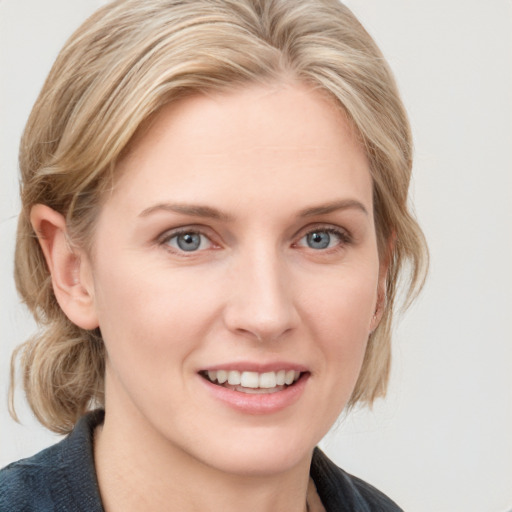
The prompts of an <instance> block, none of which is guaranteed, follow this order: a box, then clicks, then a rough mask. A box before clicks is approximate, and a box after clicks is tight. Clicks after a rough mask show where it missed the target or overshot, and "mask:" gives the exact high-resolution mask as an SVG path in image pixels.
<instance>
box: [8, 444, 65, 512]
mask: <svg viewBox="0 0 512 512" xmlns="http://www.w3.org/2000/svg"><path fill="white" fill-rule="evenodd" d="M59 448H60V443H59V444H56V445H54V446H51V447H50V448H47V449H46V450H43V451H41V452H39V453H38V454H37V455H34V456H33V457H30V458H28V459H22V460H19V461H17V462H13V463H12V464H9V465H8V466H6V467H5V468H4V469H2V470H1V471H0V510H2V512H3V511H6V512H9V511H11V510H12V511H15V510H16V511H18V510H20V511H25V510H26V511H28V510H35V506H36V505H37V506H38V507H39V510H53V507H52V506H51V503H52V493H51V488H52V481H53V480H54V479H56V478H58V476H57V475H58V472H59V470H58V468H59V465H60V461H59V459H60V449H59Z"/></svg>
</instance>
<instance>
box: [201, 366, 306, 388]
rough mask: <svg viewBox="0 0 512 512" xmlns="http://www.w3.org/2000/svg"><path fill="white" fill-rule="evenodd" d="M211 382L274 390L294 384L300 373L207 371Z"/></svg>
mask: <svg viewBox="0 0 512 512" xmlns="http://www.w3.org/2000/svg"><path fill="white" fill-rule="evenodd" d="M206 373H207V375H208V379H209V380H210V381H211V382H218V383H219V384H225V383H226V382H227V383H228V384H229V385H231V386H241V387H244V388H248V389H258V388H261V389H274V388H276V387H279V386H284V385H285V384H286V385H288V386H289V385H291V384H293V383H294V382H296V381H297V380H298V379H299V377H300V375H301V372H298V371H295V370H279V371H277V372H265V373H258V372H240V371H238V370H208V371H207V372H206Z"/></svg>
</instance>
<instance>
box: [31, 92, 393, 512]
mask: <svg viewBox="0 0 512 512" xmlns="http://www.w3.org/2000/svg"><path fill="white" fill-rule="evenodd" d="M117 172H118V176H119V178H118V180H117V182H116V183H115V185H114V187H113V189H112V191H111V192H110V193H109V194H108V196H107V197H106V198H105V202H104V205H103V207H102V210H101V212H100V214H99V219H98V224H97V228H96V232H95V234H94V243H93V248H92V251H91V252H90V253H86V252H85V251H81V250H80V249H74V250H72V249H70V246H69V244H66V234H65V229H66V227H65V222H64V220H63V218H62V217H61V216H60V215H59V214H57V213H56V212H53V211H52V210H50V209H49V208H47V207H45V206H42V205H37V206H36V207H34V209H33V211H32V222H33V225H34V227H35V229H36V231H37V232H38V233H39V234H40V237H41V244H42V247H43V249H44V251H45V254H46V257H47V260H48V263H49V266H50V269H51V271H52V278H53V282H54V289H55V293H56V295H57V298H58V300H59V303H60V304H61V307H62V308H63V310H64V311H65V313H66V314H67V315H68V317H69V318H70V319H71V320H72V321H73V322H75V323H76V324H77V325H80V326H82V327H85V328H93V327H96V326H99V327H100V328H101V332H102V335H103V338H104V342H105V345H106V348H107V351H108V360H107V374H106V420H105V424H104V426H103V428H102V429H101V430H98V432H97V433H96V434H97V435H96V442H95V456H96V465H97V472H98V480H99V484H100V489H101V492H102V498H103V500H104V502H105V508H106V510H108V511H110V512H112V511H114V512H115V511H117V510H125V511H126V510H128V511H129V510H140V509H143V508H144V507H146V508H147V507H149V508H150V509H151V510H170V509H172V510H174V509H175V510H183V511H187V510H199V509H202V510H223V511H230V510H240V507H242V506H244V507H247V503H251V510H269V511H270V510H273V511H278V510H283V511H284V510H286V511H290V510H297V511H298V510H303V509H304V503H305V494H306V488H307V483H308V472H309V464H310V460H311V454H312V450H313V448H314V446H315V445H316V444H317V443H318V442H319V441H320V439H321V438H322V437H323V436H324V434H325V433H326V432H327V430H328V429H329V428H330V427H331V425H332V424H333V422H334V421H335V420H336V418H337V417H338V415H339V414H340V413H341V411H342V409H343V407H344V406H345V404H346V402H347V401H348V399H349V397H350V394H351V392H352V390H353V388H354V385H355V382H356V380H357V377H358V374H359V371H360V368H361V364H362V360H363V356H364V352H365V348H366V344H367V339H368V335H369V333H370V332H371V330H372V329H374V328H375V327H376V325H377V323H378V320H379V314H378V313H379V312H378V302H379V301H378V297H379V296H381V295H382V294H383V286H384V282H385V272H386V269H385V268H384V267H383V266H382V265H380V264H379V257H378V252H377V243H376V235H375V227H374V219H373V205H372V182H371V177H370V173H369V168H368V162H367V159H366V156H365V153H364V150H363V148H362V147H361V145H360V144H359V142H358V140H357V137H356V136H355V134H354V132H353V130H352V129H351V126H350V124H349V123H348V122H347V120H346V118H345V116H344V115H343V113H342V112H341V111H340V110H339V109H337V108H336V107H335V106H334V104H333V103H331V101H330V100H328V99H326V98H325V97H324V96H322V95H320V93H318V92H315V91H312V90H311V89H308V88H307V87H305V86H302V85H299V84H289V83H288V84H285V83H280V84H274V85H269V86H251V87H246V88H243V89H240V90H237V91H234V92H230V93H229V94H215V95H211V96H194V97H190V98H187V99H185V100H181V101H180V102H178V103H175V104H172V105H170V106H168V107H166V108H164V109H163V110H162V111H160V112H159V113H158V114H157V115H156V117H155V118H154V119H153V121H152V123H150V124H149V125H148V127H147V129H145V131H144V132H143V133H140V134H139V135H138V137H137V139H136V141H135V142H134V144H133V146H132V148H131V150H130V152H129V153H128V155H127V156H126V157H125V158H124V159H123V161H121V162H120V163H119V164H118V169H117ZM177 205H178V206H177ZM198 205H199V206H200V207H201V208H198ZM205 207H207V208H205ZM331 210H332V211H331ZM176 230H178V231H180V230H181V231H186V232H194V233H200V234H201V237H200V241H201V244H200V246H199V248H198V249H197V250H195V251H188V252H187V251H183V250H181V249H180V247H179V245H178V239H177V238H176V236H175V234H176ZM326 230H328V231H326ZM329 230H330V231H329ZM333 230H334V231H337V232H339V234H336V233H335V232H334V231H333ZM311 232H320V233H321V234H322V236H323V237H324V238H325V237H326V236H327V239H329V238H330V240H329V246H328V247H327V248H325V249H318V248H314V247H311V246H310V242H311V240H310V238H311V237H310V238H308V236H307V235H308V233H311ZM173 236H174V238H173ZM376 310H377V315H376V314H375V312H376ZM239 364H241V365H242V366H244V365H269V364H277V366H279V365H283V364H286V365H289V366H291V367H300V368H301V369H303V371H304V373H305V375H306V377H307V379H306V380H305V383H304V384H303V389H302V390H301V392H300V393H299V395H298V398H296V399H295V400H294V401H293V402H292V403H291V404H289V405H287V406H285V407H283V408H281V409H279V410H275V411H274V410H272V411H270V412H266V413H262V414H253V413H247V412H244V411H241V410H239V409H237V408H236V407H232V406H230V405H229V404H226V403H224V402H222V401H221V400H219V399H218V398H217V397H216V396H215V395H214V394H212V393H211V392H210V389H209V387H208V386H210V385H209V384H207V383H206V381H205V379H204V378H203V377H202V376H201V375H200V374H199V372H200V371H201V370H204V369H215V368H218V367H219V366H223V367H224V366H226V365H227V366H230V365H239ZM249 500H250V501H249ZM169 507H171V508H169ZM173 507H174V508H173ZM149 508H147V509H149Z"/></svg>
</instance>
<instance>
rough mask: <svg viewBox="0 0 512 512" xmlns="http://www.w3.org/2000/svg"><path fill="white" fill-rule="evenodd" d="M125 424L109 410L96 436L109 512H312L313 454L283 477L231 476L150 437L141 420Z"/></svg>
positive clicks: (103, 494)
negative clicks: (248, 511)
mask: <svg viewBox="0 0 512 512" xmlns="http://www.w3.org/2000/svg"><path fill="white" fill-rule="evenodd" d="M132 418H133V417H132ZM132 418H131V419H132ZM120 420H121V417H119V418H118V417H117V416H116V414H115V411H114V413H112V411H111V410H109V413H108V414H106V416H105V423H104V425H103V426H102V427H98V428H97V430H96V433H95V442H94V457H95V466H96V473H97V476H98V483H99V487H100V493H101V497H102V501H103V506H104V509H105V512H118V511H123V512H131V511H136V510H152V511H154V512H160V511H161V512H164V511H165V512H169V511H173V510H176V511H178V510H179V511H181V512H189V511H190V512H191V511H197V510H208V511H209V512H221V511H222V512H235V511H236V512H239V511H240V510H243V509H246V508H247V504H250V509H251V511H254V512H270V511H272V512H281V511H282V512H285V511H286V512H291V511H292V512H294V511H296V512H304V511H306V510H307V508H306V493H307V487H308V481H309V466H310V462H311V454H309V456H308V457H307V458H306V459H305V460H302V461H300V463H299V464H298V465H296V466H295V467H293V468H290V469H289V470H286V471H283V472H281V473H273V474H254V473H250V472H247V473H246V474H233V473H226V472H224V471H221V470H219V469H218V468H214V467H212V466H209V465H206V464H204V463H203V462H201V461H199V460H197V459H195V458H194V457H191V456H190V454H188V453H185V452H184V451H183V450H181V449H179V448H177V447H176V446H174V445H172V443H170V442H169V441H168V440H165V439H162V438H161V437H159V436H158V435H153V434H152V433H149V434H148V432H147V431H144V429H141V428H140V427H141V426H140V424H138V422H137V420H134V421H130V422H126V421H120Z"/></svg>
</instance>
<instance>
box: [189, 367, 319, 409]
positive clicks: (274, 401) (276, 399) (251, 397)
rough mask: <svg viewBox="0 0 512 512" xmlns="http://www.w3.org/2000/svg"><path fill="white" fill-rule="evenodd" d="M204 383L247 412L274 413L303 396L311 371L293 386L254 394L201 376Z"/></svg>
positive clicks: (215, 394)
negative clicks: (226, 386) (215, 382)
mask: <svg viewBox="0 0 512 512" xmlns="http://www.w3.org/2000/svg"><path fill="white" fill-rule="evenodd" d="M199 378H200V379H201V380H202V381H203V383H204V385H205V386H206V388H207V389H208V392H209V393H211V394H212V395H213V396H214V397H215V398H216V399H217V400H220V401H221V402H224V403H225V404H227V405H228V406H230V407H231V408H233V409H236V410H237V411H240V412H242V413H245V414H272V413H276V412H279V411H282V410H283V409H286V408H287V407H290V406H291V405H293V404H294V403H295V402H297V400H298V399H299V398H300V397H301V395H302V393H303V392H304V389H305V387H306V383H307V381H308V378H309V373H305V374H302V375H301V377H300V379H299V380H297V381H296V382H295V383H294V384H292V385H291V386H287V387H286V388H284V389H283V390H282V391H277V392H275V393H262V394H252V393H244V392H242V391H234V390H232V389H228V388H225V387H222V386H219V385H218V384H213V383H212V382H210V381H208V380H207V379H205V378H204V377H201V376H199Z"/></svg>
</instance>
